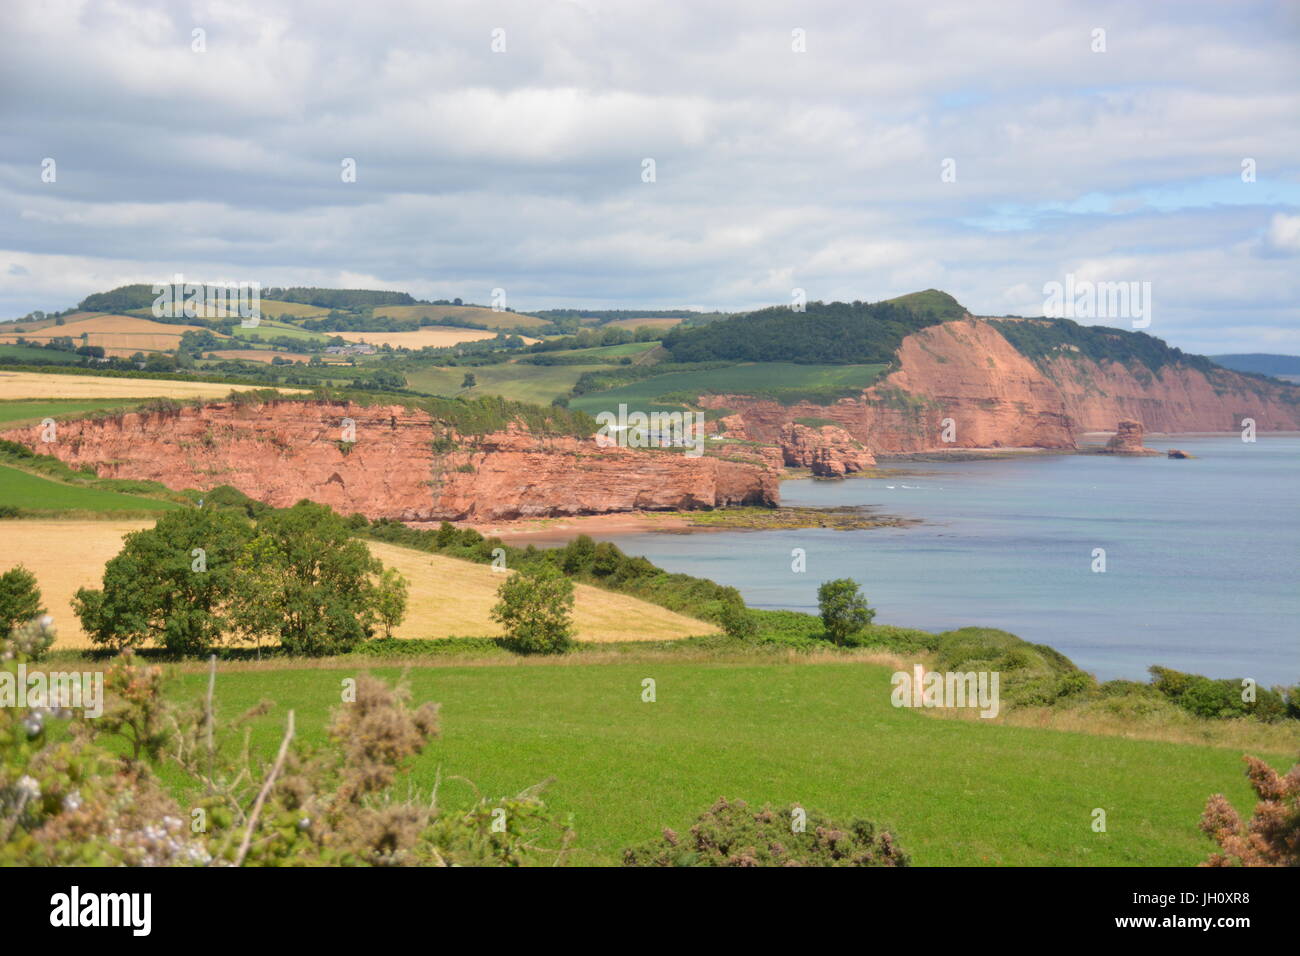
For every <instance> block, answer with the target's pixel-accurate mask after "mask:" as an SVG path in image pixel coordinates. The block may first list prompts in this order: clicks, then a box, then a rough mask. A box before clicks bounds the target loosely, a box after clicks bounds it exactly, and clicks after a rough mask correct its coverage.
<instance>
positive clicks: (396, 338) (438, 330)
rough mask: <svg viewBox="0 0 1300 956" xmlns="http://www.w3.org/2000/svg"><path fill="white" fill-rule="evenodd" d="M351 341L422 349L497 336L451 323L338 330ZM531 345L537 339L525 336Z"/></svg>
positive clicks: (344, 337) (342, 336)
mask: <svg viewBox="0 0 1300 956" xmlns="http://www.w3.org/2000/svg"><path fill="white" fill-rule="evenodd" d="M334 334H336V335H338V336H339V337H340V338H343V339H346V340H347V341H349V342H368V343H369V344H371V345H391V346H392V347H393V348H403V349H422V348H424V347H425V346H432V347H433V348H439V349H440V348H446V347H447V346H449V345H458V344H459V343H461V342H479V341H482V340H483V339H493V338H496V335H497V334H496V333H495V332H487V331H485V330H483V329H458V328H454V327H452V326H449V325H430V326H426V327H425V328H422V329H420V330H419V331H416V332H336V333H334ZM523 339H524V341H525V342H527V343H529V344H530V345H531V344H532V343H533V342H536V341H537V339H531V338H528V337H527V336H523Z"/></svg>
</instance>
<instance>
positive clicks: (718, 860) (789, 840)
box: [623, 799, 908, 866]
mask: <svg viewBox="0 0 1300 956" xmlns="http://www.w3.org/2000/svg"><path fill="white" fill-rule="evenodd" d="M623 865H624V866H907V865H908V857H907V854H906V853H904V852H903V851H902V850H901V849H900V848H899V846H898V843H897V841H896V839H895V838H894V835H893V834H892V833H890V832H889V831H888V830H880V829H877V827H876V826H875V824H873V823H871V822H870V821H867V820H856V819H855V820H850V821H848V822H847V823H844V824H838V823H835V822H833V821H831V820H828V819H826V818H825V817H824V816H822V815H821V814H820V813H817V812H815V811H805V810H802V808H799V807H791V808H790V809H789V810H784V811H776V810H773V809H772V808H771V807H767V806H765V807H763V808H762V809H761V810H757V811H755V810H751V809H750V808H749V807H748V806H746V804H745V802H744V801H743V800H734V801H728V800H726V799H721V800H719V801H718V802H717V803H715V804H714V805H713V806H712V807H710V808H709V809H708V810H707V811H705V813H704V814H703V815H701V816H700V818H699V820H697V821H696V822H695V824H694V825H693V826H692V827H691V828H690V831H689V832H688V833H687V834H685V835H679V834H677V833H675V832H674V831H672V830H664V832H663V836H662V837H661V838H660V839H658V840H654V841H652V842H650V843H646V844H644V845H643V846H638V847H631V848H629V849H626V850H624V851H623Z"/></svg>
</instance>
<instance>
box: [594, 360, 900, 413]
mask: <svg viewBox="0 0 1300 956" xmlns="http://www.w3.org/2000/svg"><path fill="white" fill-rule="evenodd" d="M884 370H885V366H884V365H794V364H792V363H787V362H764V363H756V364H747V365H732V366H729V367H727V368H717V369H709V370H706V371H699V372H669V373H668V374H666V375H657V376H655V377H654V378H648V379H643V380H642V381H639V382H632V383H631V384H628V385H622V386H620V387H618V388H614V389H610V390H609V391H605V392H595V393H592V394H589V395H582V396H580V397H578V398H575V399H573V400H572V401H571V402H570V407H572V408H575V409H579V410H581V411H584V412H589V413H591V414H593V415H594V414H596V413H597V412H600V411H606V410H609V411H613V410H616V409H617V408H618V406H619V404H620V403H622V402H626V403H627V406H628V408H629V409H630V410H633V411H635V410H637V409H640V410H641V411H647V412H649V411H656V410H658V411H672V410H673V409H674V408H680V406H674V405H672V404H664V403H662V402H659V401H656V399H659V398H660V397H662V396H665V395H671V394H673V393H677V392H684V393H690V394H693V395H702V394H706V393H709V392H734V393H735V394H739V395H746V394H752V393H754V392H761V391H762V390H764V389H786V388H798V389H815V388H849V387H853V388H866V387H867V386H868V385H870V384H871V383H872V382H874V381H875V380H876V379H877V378H879V377H880V374H881V372H883V371H884Z"/></svg>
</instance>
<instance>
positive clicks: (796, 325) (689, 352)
mask: <svg viewBox="0 0 1300 956" xmlns="http://www.w3.org/2000/svg"><path fill="white" fill-rule="evenodd" d="M965 311H966V310H965V309H963V308H962V307H961V305H960V304H959V303H958V302H957V301H956V300H955V299H953V298H952V296H950V295H948V294H947V293H944V292H938V291H936V290H933V289H931V290H927V291H926V292H919V293H913V294H912V295H910V296H903V297H901V298H899V299H895V300H892V301H889V302H875V303H871V302H861V301H856V302H809V303H808V304H807V306H806V307H805V310H804V311H803V312H796V311H794V310H793V309H791V308H790V307H789V306H775V307H773V308H769V309H760V310H759V311H757V312H750V313H748V314H746V315H740V316H736V317H735V318H731V319H725V320H723V321H720V322H713V323H711V324H709V325H705V326H697V327H694V328H680V327H679V328H675V329H673V330H672V331H671V332H669V333H668V334H667V335H666V336H664V340H663V345H664V348H665V349H667V350H668V351H669V352H670V353H671V354H672V357H673V361H675V362H716V361H739V362H795V363H798V364H816V365H869V364H879V363H882V362H889V361H892V359H893V357H894V353H895V352H896V351H897V350H898V346H899V345H900V344H901V343H902V341H903V339H904V338H905V337H906V336H908V335H910V334H911V333H913V332H916V331H917V330H919V329H923V328H925V327H926V326H929V325H936V324H938V323H939V322H943V321H946V320H948V319H952V318H960V317H961V316H962V315H964V314H965Z"/></svg>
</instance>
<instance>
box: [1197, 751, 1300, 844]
mask: <svg viewBox="0 0 1300 956" xmlns="http://www.w3.org/2000/svg"><path fill="white" fill-rule="evenodd" d="M1242 759H1244V760H1245V761H1246V766H1247V770H1246V776H1247V777H1248V778H1249V779H1250V785H1251V786H1252V787H1253V788H1254V790H1255V793H1256V794H1257V795H1258V796H1259V803H1257V804H1256V805H1255V813H1254V815H1253V816H1252V817H1251V819H1250V821H1249V822H1245V821H1243V820H1242V819H1241V817H1240V816H1239V815H1238V814H1237V811H1236V810H1234V809H1233V807H1232V804H1230V803H1229V802H1228V800H1227V798H1226V797H1224V796H1223V794H1221V793H1216V794H1215V795H1214V796H1212V797H1210V799H1209V801H1208V802H1207V803H1206V805H1205V812H1204V813H1203V814H1202V815H1201V831H1202V832H1203V833H1205V834H1206V836H1208V837H1210V839H1212V840H1213V841H1214V842H1215V843H1217V844H1218V845H1219V850H1220V852H1219V853H1214V854H1211V856H1210V858H1209V859H1208V860H1206V861H1205V862H1204V863H1203V864H1201V865H1202V866H1292V867H1294V866H1300V764H1296V765H1295V766H1294V767H1292V768H1291V772H1290V773H1288V774H1287V775H1286V776H1285V777H1283V776H1281V775H1280V774H1278V772H1277V771H1276V770H1274V769H1273V768H1272V767H1270V766H1269V765H1268V764H1266V763H1264V761H1262V760H1260V759H1258V758H1257V757H1250V756H1247V757H1244V758H1242Z"/></svg>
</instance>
